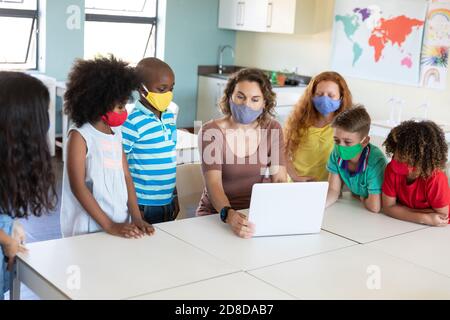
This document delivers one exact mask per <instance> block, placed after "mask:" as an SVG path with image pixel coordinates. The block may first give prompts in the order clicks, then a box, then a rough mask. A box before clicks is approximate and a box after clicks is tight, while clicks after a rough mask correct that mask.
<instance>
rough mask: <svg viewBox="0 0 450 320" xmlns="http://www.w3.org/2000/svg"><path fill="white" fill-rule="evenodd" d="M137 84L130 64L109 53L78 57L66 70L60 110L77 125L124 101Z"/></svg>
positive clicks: (97, 117) (95, 117)
mask: <svg viewBox="0 0 450 320" xmlns="http://www.w3.org/2000/svg"><path fill="white" fill-rule="evenodd" d="M138 86H139V81H138V80H137V76H136V73H135V71H134V68H132V67H130V66H128V64H127V63H126V62H124V61H122V60H118V59H116V58H115V57H114V56H113V55H110V56H109V57H99V58H95V59H93V60H81V59H79V60H77V61H76V62H75V65H74V66H73V68H72V71H71V72H70V74H69V78H68V82H67V90H66V93H65V95H64V100H65V110H64V111H65V113H66V114H68V115H69V117H70V118H71V119H72V120H73V122H75V124H76V125H77V126H78V127H81V126H82V125H83V124H85V123H87V122H91V123H93V122H96V121H98V120H99V119H100V118H101V116H103V115H105V114H106V113H107V112H108V111H112V110H113V109H114V107H115V106H117V105H122V104H125V103H126V102H127V101H128V99H129V98H130V96H131V93H132V91H133V90H135V89H137V88H138Z"/></svg>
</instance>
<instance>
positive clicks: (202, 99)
mask: <svg viewBox="0 0 450 320" xmlns="http://www.w3.org/2000/svg"><path fill="white" fill-rule="evenodd" d="M226 84H227V80H225V79H218V78H213V77H207V76H199V77H198V93H197V120H198V121H202V122H203V123H205V122H207V121H209V120H211V119H217V118H220V117H221V116H222V112H221V111H220V109H219V104H218V102H219V99H220V98H221V97H222V95H223V91H224V90H225V86H226Z"/></svg>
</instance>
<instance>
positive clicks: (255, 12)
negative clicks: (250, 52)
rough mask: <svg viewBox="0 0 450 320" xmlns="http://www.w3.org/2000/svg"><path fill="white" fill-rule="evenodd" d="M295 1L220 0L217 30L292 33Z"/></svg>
mask: <svg viewBox="0 0 450 320" xmlns="http://www.w3.org/2000/svg"><path fill="white" fill-rule="evenodd" d="M295 6H296V0H220V3H219V28H222V29H233V30H242V31H256V32H276V33H293V32H294V24H295Z"/></svg>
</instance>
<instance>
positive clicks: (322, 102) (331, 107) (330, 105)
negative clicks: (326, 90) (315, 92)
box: [312, 96, 341, 116]
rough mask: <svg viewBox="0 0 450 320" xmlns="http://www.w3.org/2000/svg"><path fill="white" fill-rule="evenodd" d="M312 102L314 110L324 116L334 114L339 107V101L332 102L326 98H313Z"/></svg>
mask: <svg viewBox="0 0 450 320" xmlns="http://www.w3.org/2000/svg"><path fill="white" fill-rule="evenodd" d="M312 100H313V104H314V107H315V108H316V110H317V111H319V112H320V113H321V114H323V115H324V116H326V115H327V114H329V113H330V112H335V111H336V110H337V109H339V107H340V106H341V99H339V100H333V99H331V98H330V97H328V96H320V97H314V98H313V99H312Z"/></svg>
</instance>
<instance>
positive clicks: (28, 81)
mask: <svg viewBox="0 0 450 320" xmlns="http://www.w3.org/2000/svg"><path fill="white" fill-rule="evenodd" d="M0 89H1V90H0V159H1V161H0V249H1V250H0V300H2V299H3V298H4V296H3V294H4V293H5V292H6V291H8V290H9V282H8V278H9V272H8V271H7V264H8V269H10V268H11V266H12V263H13V261H14V257H15V256H16V254H17V253H18V252H24V251H25V248H24V247H23V246H22V245H21V243H20V241H18V240H17V239H16V238H15V237H14V236H13V223H14V219H15V218H23V217H25V218H26V217H28V215H30V214H32V215H35V216H40V215H41V214H42V213H44V212H46V211H48V210H51V209H53V208H54V207H55V203H56V191H55V187H54V183H55V176H54V173H53V171H52V165H51V157H50V151H49V149H48V144H47V131H48V128H49V117H48V106H49V93H48V90H47V88H46V87H45V85H44V84H43V83H42V82H41V81H40V80H38V79H36V78H34V77H32V76H30V75H27V74H25V73H21V72H7V71H0Z"/></svg>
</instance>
